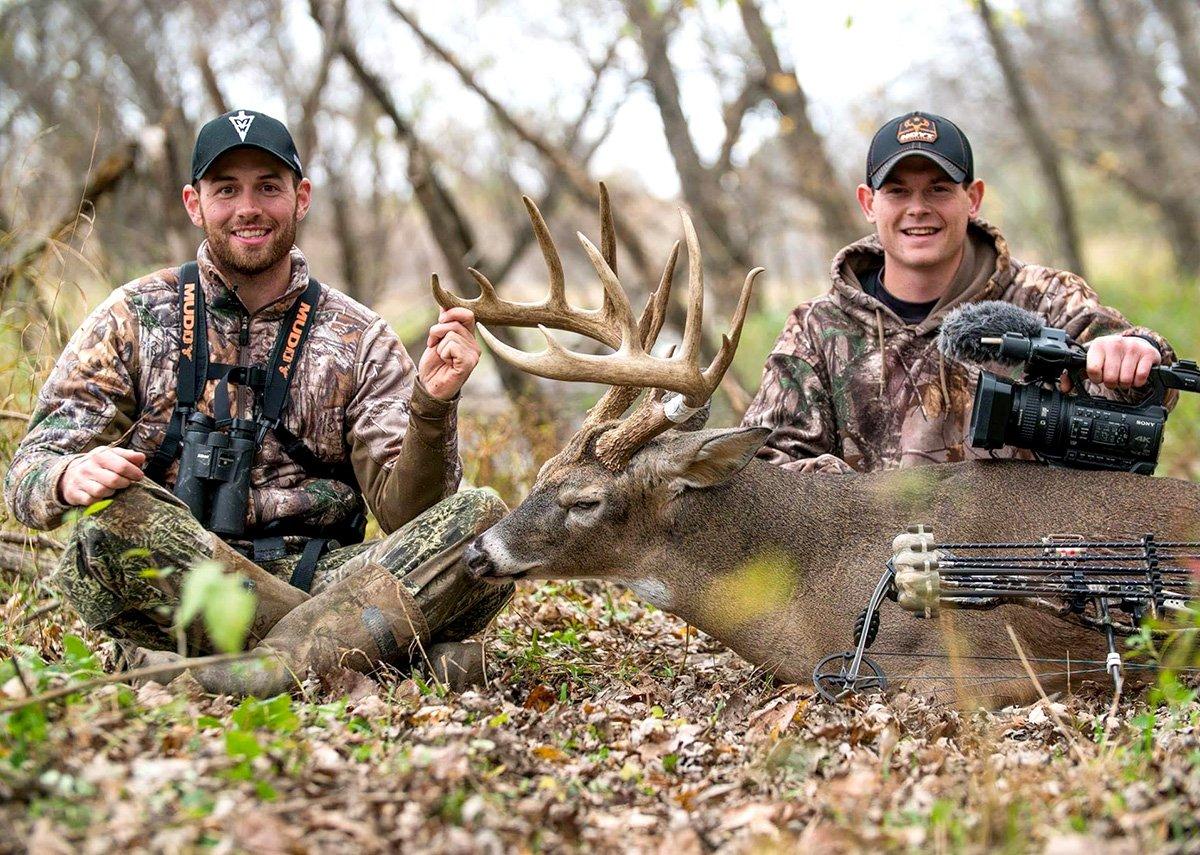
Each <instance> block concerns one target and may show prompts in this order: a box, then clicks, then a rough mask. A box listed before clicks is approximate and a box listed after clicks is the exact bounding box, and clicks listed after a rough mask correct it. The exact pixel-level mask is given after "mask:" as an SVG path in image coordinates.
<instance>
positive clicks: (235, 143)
mask: <svg viewBox="0 0 1200 855" xmlns="http://www.w3.org/2000/svg"><path fill="white" fill-rule="evenodd" d="M235 148H258V149H262V150H263V151H265V152H267V153H268V154H273V155H275V156H276V157H277V158H279V159H280V160H282V161H283V162H284V163H285V164H287V167H288V169H290V170H292V171H293V172H295V173H296V177H297V178H303V177H304V170H303V168H302V167H301V166H300V154H299V152H297V151H296V143H295V141H294V140H293V139H292V135H291V134H290V133H289V132H288V129H287V128H286V127H284V124H283V122H281V121H279V120H278V119H274V118H272V117H270V116H268V115H267V114H266V113H258V112H255V111H254V110H237V111H234V110H230V111H229V112H228V113H224V114H223V115H220V116H217V117H216V118H215V119H213V120H212V121H211V122H209V123H208V124H206V125H205V126H204V127H202V128H201V129H200V133H199V134H197V135H196V147H195V148H194V149H193V150H192V183H195V182H197V181H199V180H200V179H201V178H202V177H203V176H204V173H206V172H208V169H209V167H211V166H212V165H213V162H214V161H215V160H216V159H217V158H218V157H220V156H221V155H223V154H224V153H225V152H227V151H229V150H230V149H235Z"/></svg>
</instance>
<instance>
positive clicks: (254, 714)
mask: <svg viewBox="0 0 1200 855" xmlns="http://www.w3.org/2000/svg"><path fill="white" fill-rule="evenodd" d="M230 718H232V719H233V724H234V727H236V728H238V729H239V730H254V728H256V727H260V726H262V725H263V724H264V723H265V722H266V720H267V717H266V715H265V713H264V712H263V702H262V701H260V700H258V699H257V698H246V699H245V700H244V701H242V702H241V703H240V704H238V706H237V709H235V710H234V711H233V715H232V716H230Z"/></svg>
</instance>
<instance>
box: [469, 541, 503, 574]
mask: <svg viewBox="0 0 1200 855" xmlns="http://www.w3.org/2000/svg"><path fill="white" fill-rule="evenodd" d="M478 544H479V540H478V539H476V540H473V541H471V543H470V544H469V545H468V546H467V548H466V550H465V551H464V552H463V558H464V559H465V560H466V562H467V572H469V573H470V574H471V575H472V576H473V577H474V578H476V579H483V578H485V577H486V576H491V575H494V574H495V570H496V568H495V566H494V565H493V564H492V559H491V557H490V556H489V555H488V554H487V552H486V551H484V550H483V549H481V548H480V547H479V545H478Z"/></svg>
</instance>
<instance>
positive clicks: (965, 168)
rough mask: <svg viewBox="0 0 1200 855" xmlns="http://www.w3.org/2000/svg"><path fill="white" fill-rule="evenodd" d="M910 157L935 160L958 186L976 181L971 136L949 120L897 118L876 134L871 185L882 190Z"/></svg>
mask: <svg viewBox="0 0 1200 855" xmlns="http://www.w3.org/2000/svg"><path fill="white" fill-rule="evenodd" d="M909 155H917V156H919V157H924V158H926V159H928V160H932V161H933V162H934V163H936V164H937V165H938V166H940V167H941V168H942V169H944V170H945V171H946V174H947V175H949V176H950V178H951V179H952V180H953V181H955V182H956V183H958V184H962V183H963V182H964V181H973V180H974V179H975V160H974V158H973V157H972V156H971V144H970V143H969V142H968V141H967V135H966V134H964V133H963V132H962V130H960V129H959V127H958V125H956V124H954V122H952V121H950V120H949V119H946V118H943V117H942V116H935V115H934V114H933V113H922V112H919V111H914V112H912V113H905V114H904V115H903V116H897V117H896V118H894V119H892V120H891V121H889V122H888V123H887V124H885V125H884V126H883V127H882V128H880V129H879V130H877V131H876V132H875V137H874V138H873V139H872V140H871V147H870V148H869V149H868V150H867V184H868V185H869V186H870V187H871V188H872V189H874V190H878V189H879V188H880V187H882V186H883V182H884V179H886V178H887V177H888V174H889V173H891V171H892V169H893V168H894V167H895V166H896V164H897V163H899V162H900V161H902V160H903V159H904V158H906V157H908V156H909Z"/></svg>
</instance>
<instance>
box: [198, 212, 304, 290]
mask: <svg viewBox="0 0 1200 855" xmlns="http://www.w3.org/2000/svg"><path fill="white" fill-rule="evenodd" d="M296 210H297V209H296V208H294V209H292V216H291V218H290V219H288V220H286V221H284V222H282V223H280V222H272V221H269V220H268V221H266V222H265V223H239V224H238V225H237V226H236V227H234V226H231V227H230V228H229V232H226V231H222V230H221V229H219V228H216V227H212V226H209V224H208V220H203V218H204V214H203V211H202V212H201V215H200V216H201V219H202V220H203V221H204V236H205V237H206V238H207V239H208V248H209V250H210V251H211V252H212V255H213V258H214V259H215V260H216V262H217V266H218V267H219V268H220V269H221V270H224V271H226V272H228V273H232V274H235V275H238V276H247V277H248V276H257V275H259V274H260V273H265V272H266V271H268V270H270V269H271V268H272V267H274V266H275V265H276V264H278V263H279V262H280V261H282V260H283V259H285V258H287V257H288V254H289V253H290V252H291V251H292V245H293V244H294V243H295V242H296V222H297V219H296ZM254 225H262V226H263V227H265V228H269V229H271V239H270V240H269V241H267V242H266V243H265V244H263V245H262V246H258V247H243V246H236V245H235V244H234V243H233V242H232V240H231V238H230V233H231V232H232V231H233V229H234V228H248V227H253V226H254Z"/></svg>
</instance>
